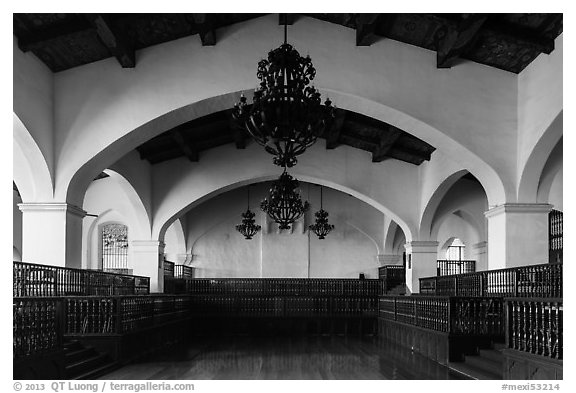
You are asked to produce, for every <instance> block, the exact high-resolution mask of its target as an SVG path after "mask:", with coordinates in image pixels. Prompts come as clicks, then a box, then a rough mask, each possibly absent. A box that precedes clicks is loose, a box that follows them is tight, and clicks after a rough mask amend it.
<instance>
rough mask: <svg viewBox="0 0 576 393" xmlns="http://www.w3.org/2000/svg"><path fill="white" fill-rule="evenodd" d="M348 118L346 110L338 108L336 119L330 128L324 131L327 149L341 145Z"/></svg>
mask: <svg viewBox="0 0 576 393" xmlns="http://www.w3.org/2000/svg"><path fill="white" fill-rule="evenodd" d="M345 120H346V111H345V110H343V109H336V112H335V117H334V120H333V121H332V124H331V125H330V126H329V128H328V129H327V130H326V131H325V132H324V137H325V138H326V149H335V148H336V147H338V145H339V140H340V135H341V134H342V126H343V125H344V121H345Z"/></svg>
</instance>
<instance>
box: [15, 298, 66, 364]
mask: <svg viewBox="0 0 576 393" xmlns="http://www.w3.org/2000/svg"><path fill="white" fill-rule="evenodd" d="M12 312H13V334H12V336H13V358H14V359H19V358H25V357H28V356H34V355H41V354H46V353H50V352H54V351H57V350H59V349H60V348H61V346H62V331H63V328H62V316H63V313H62V303H61V299H60V298H53V297H51V298H48V297H46V298H28V297H20V298H14V301H13V305H12Z"/></svg>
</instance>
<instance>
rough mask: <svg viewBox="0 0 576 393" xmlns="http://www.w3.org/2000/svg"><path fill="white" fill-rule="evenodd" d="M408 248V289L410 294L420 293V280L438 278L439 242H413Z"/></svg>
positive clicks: (405, 246) (408, 244)
mask: <svg viewBox="0 0 576 393" xmlns="http://www.w3.org/2000/svg"><path fill="white" fill-rule="evenodd" d="M404 248H406V289H407V290H408V291H409V293H418V292H420V281H419V279H420V278H423V277H434V276H436V273H437V270H436V260H437V258H438V242H435V241H412V242H409V243H406V244H405V245H404Z"/></svg>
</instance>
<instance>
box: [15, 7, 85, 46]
mask: <svg viewBox="0 0 576 393" xmlns="http://www.w3.org/2000/svg"><path fill="white" fill-rule="evenodd" d="M14 19H17V20H18V21H19V22H20V24H22V25H23V26H26V27H27V30H28V32H27V33H22V34H19V35H18V47H19V48H20V50H21V51H22V52H28V51H31V50H34V49H39V48H41V47H43V46H45V45H46V44H48V43H49V42H51V41H54V40H58V39H61V38H63V37H67V36H71V35H74V34H78V33H85V32H86V31H87V30H92V27H91V25H90V24H89V23H88V21H86V20H84V19H83V18H81V17H79V18H73V19H71V20H70V21H69V22H67V23H62V24H58V25H55V26H51V27H47V28H44V29H42V30H41V31H38V32H31V31H32V28H31V27H28V26H29V25H30V23H29V22H28V21H27V20H26V19H25V18H22V17H20V16H19V15H18V14H14Z"/></svg>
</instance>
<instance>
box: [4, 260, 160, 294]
mask: <svg viewBox="0 0 576 393" xmlns="http://www.w3.org/2000/svg"><path fill="white" fill-rule="evenodd" d="M13 274H14V275H13V296H14V297H22V296H67V295H79V296H88V295H135V294H147V293H150V279H149V278H148V277H142V276H133V275H127V274H116V273H107V272H102V271H97V270H85V269H73V268H66V267H57V266H47V265H38V264H34V263H25V262H14V265H13Z"/></svg>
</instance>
